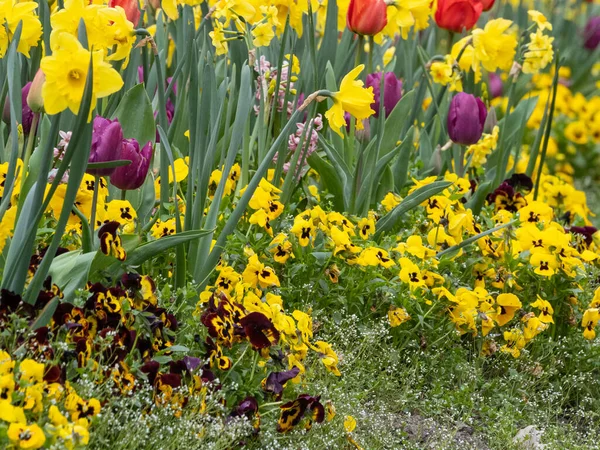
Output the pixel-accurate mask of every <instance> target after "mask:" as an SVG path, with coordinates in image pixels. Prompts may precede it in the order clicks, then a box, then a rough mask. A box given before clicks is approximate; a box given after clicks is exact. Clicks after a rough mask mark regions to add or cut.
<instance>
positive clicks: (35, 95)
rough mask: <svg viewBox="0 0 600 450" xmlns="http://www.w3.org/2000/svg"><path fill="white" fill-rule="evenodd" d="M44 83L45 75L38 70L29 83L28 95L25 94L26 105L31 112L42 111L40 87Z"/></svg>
mask: <svg viewBox="0 0 600 450" xmlns="http://www.w3.org/2000/svg"><path fill="white" fill-rule="evenodd" d="M45 82H46V75H44V72H43V71H42V69H38V71H37V73H36V74H35V77H33V81H32V82H31V87H30V88H29V93H28V94H27V105H28V106H29V108H31V110H32V111H33V112H36V113H39V112H42V111H43V110H44V98H43V97H42V87H43V86H44V83H45Z"/></svg>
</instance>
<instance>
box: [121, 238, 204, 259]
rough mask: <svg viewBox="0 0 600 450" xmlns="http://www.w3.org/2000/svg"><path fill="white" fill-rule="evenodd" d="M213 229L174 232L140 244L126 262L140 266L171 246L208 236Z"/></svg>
mask: <svg viewBox="0 0 600 450" xmlns="http://www.w3.org/2000/svg"><path fill="white" fill-rule="evenodd" d="M213 231H214V230H192V231H184V232H182V233H178V234H173V235H171V236H165V237H163V238H160V239H158V240H156V241H152V242H148V243H147V244H144V245H140V246H139V247H137V248H136V249H135V250H133V251H131V252H130V253H129V254H128V255H127V259H126V260H125V262H126V263H127V265H129V266H138V265H140V264H142V263H143V262H144V261H147V260H148V259H150V258H153V257H155V256H156V255H158V254H160V253H162V252H164V251H166V250H169V249H170V248H173V247H175V246H177V245H180V244H185V243H186V242H189V241H192V240H194V239H198V238H201V237H203V236H207V235H208V234H210V233H212V232H213Z"/></svg>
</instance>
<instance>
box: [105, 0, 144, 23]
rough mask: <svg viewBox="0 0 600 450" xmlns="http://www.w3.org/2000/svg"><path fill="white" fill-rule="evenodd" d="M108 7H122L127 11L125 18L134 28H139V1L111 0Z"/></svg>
mask: <svg viewBox="0 0 600 450" xmlns="http://www.w3.org/2000/svg"><path fill="white" fill-rule="evenodd" d="M108 6H110V7H111V8H114V7H115V6H120V7H121V8H123V9H124V10H125V16H126V17H127V20H129V21H130V22H131V23H133V26H134V28H135V27H137V26H138V22H139V20H140V8H139V6H138V0H109V2H108Z"/></svg>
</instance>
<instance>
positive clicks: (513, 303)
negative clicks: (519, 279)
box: [490, 294, 522, 326]
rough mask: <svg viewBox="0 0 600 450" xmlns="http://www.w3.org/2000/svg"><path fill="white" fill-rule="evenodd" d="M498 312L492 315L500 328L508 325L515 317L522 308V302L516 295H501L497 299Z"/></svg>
mask: <svg viewBox="0 0 600 450" xmlns="http://www.w3.org/2000/svg"><path fill="white" fill-rule="evenodd" d="M496 304H497V305H498V312H497V313H494V314H493V315H492V314H490V315H491V316H492V317H493V318H494V319H495V320H496V323H497V324H498V325H499V326H503V325H505V324H506V323H508V322H509V321H510V320H512V318H513V317H514V316H515V313H516V312H517V310H518V309H520V308H521V306H522V305H521V301H520V300H519V298H518V297H517V296H516V295H515V294H500V295H498V298H496Z"/></svg>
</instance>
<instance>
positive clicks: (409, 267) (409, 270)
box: [399, 258, 425, 290]
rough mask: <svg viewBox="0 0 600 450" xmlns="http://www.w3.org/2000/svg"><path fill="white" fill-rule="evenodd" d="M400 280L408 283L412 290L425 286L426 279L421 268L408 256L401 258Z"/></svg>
mask: <svg viewBox="0 0 600 450" xmlns="http://www.w3.org/2000/svg"><path fill="white" fill-rule="evenodd" d="M399 262H400V267H401V268H402V269H401V270H400V274H399V277H400V280H402V282H404V283H408V285H409V286H410V289H411V290H415V289H416V288H418V287H421V286H425V280H424V279H423V276H422V274H421V269H419V267H418V266H417V265H416V264H415V263H413V262H412V261H411V260H410V259H408V258H400V261H399Z"/></svg>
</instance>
